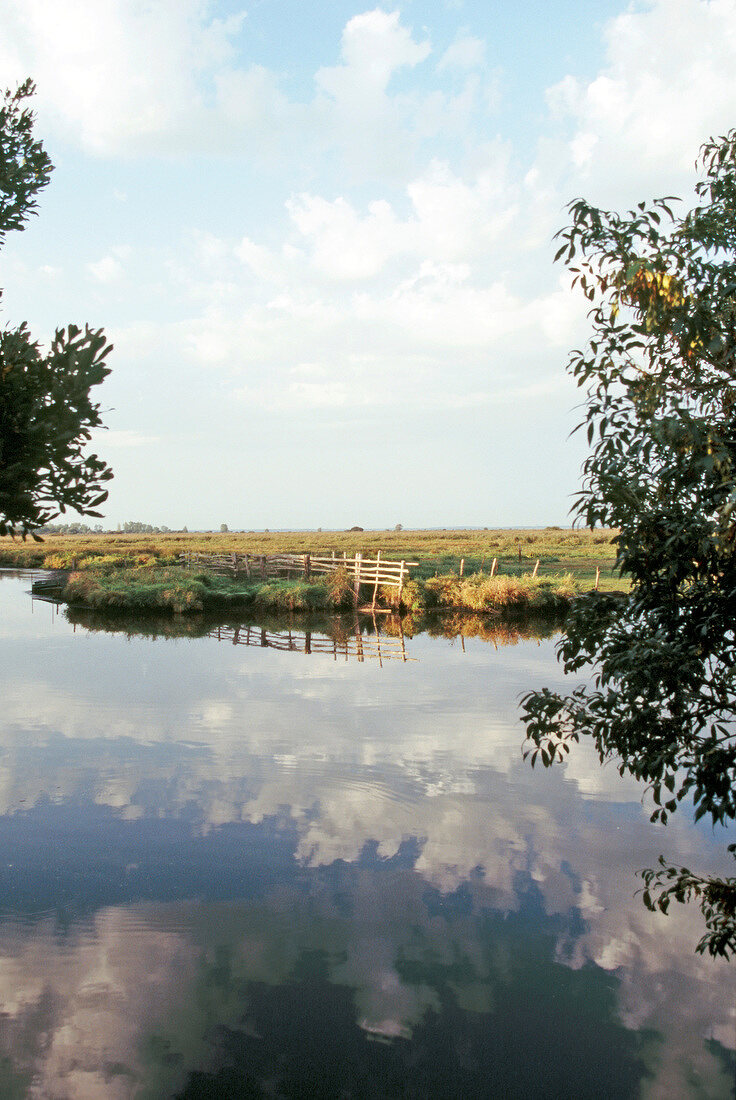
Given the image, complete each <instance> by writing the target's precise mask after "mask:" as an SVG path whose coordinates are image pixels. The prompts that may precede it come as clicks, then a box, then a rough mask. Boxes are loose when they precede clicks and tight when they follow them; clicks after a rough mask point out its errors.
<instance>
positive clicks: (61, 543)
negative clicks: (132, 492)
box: [0, 528, 627, 589]
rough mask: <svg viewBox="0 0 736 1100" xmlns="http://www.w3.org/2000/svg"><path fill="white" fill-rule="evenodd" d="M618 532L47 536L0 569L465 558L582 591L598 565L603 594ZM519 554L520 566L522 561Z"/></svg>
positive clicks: (15, 546) (7, 551)
mask: <svg viewBox="0 0 736 1100" xmlns="http://www.w3.org/2000/svg"><path fill="white" fill-rule="evenodd" d="M615 537H616V532H615V531H610V530H596V531H580V530H574V531H573V530H571V529H569V528H545V529H544V530H533V531H529V530H488V531H471V530H448V531H400V532H397V531H364V532H349V531H346V532H329V531H326V532H314V531H294V532H260V531H259V532H237V531H230V532H223V533H220V532H217V533H208V532H199V533H197V532H191V533H174V532H170V533H166V534H158V535H150V534H145V535H126V534H116V533H114V532H111V533H108V534H92V535H49V536H46V537H45V539H44V541H43V542H41V543H34V542H33V541H32V540H30V539H29V540H27V541H26V542H22V541H21V540H19V539H16V540H13V539H11V538H9V537H4V538H0V565H5V566H18V567H20V568H29V567H33V568H38V567H46V568H54V569H74V570H75V571H83V570H87V569H94V570H97V569H107V568H110V569H117V568H123V567H126V566H133V565H144V566H147V567H150V568H158V567H161V566H166V565H173V564H175V563H176V562H177V560H178V556H179V554H180V553H181V552H182V551H184V550H191V551H199V552H201V553H219V552H228V551H231V550H240V551H243V552H247V553H253V554H276V553H283V552H288V551H291V552H294V553H300V554H301V553H312V554H316V553H318V552H329V551H331V550H334V551H335V552H336V553H337V554H342V553H343V552H345V553H347V554H348V556H351V555H353V554H354V553H356V551H360V552H362V553H363V554H364V555H373V554H375V553H376V551H377V550H380V551H381V553H382V556H383V557H384V558H391V559H395V560H397V561H399V560H401V559H402V558H403V559H404V560H405V561H417V562H419V565H418V567H417V568H415V569H413V570H412V574H413V576H414V577H416V578H417V579H419V580H428V579H429V578H431V577H433V576H434V575H435V574H438V575H445V574H450V573H455V574H456V575H457V574H458V573H459V569H460V561H461V559H464V571H465V574H466V576H467V575H468V574H471V573H478V572H484V573H486V574H487V573H488V572H489V571H490V567H491V562H492V561H493V558H494V557H495V558H497V561H498V568H499V570H500V572H501V574H502V575H516V574H524V573H529V572H531V570H532V568H533V566H534V563H535V561H536V560H537V559H539V560H540V567H539V572H540V573H541V574H542V575H543V576H544V575H552V574H559V573H571V574H572V575H573V576H574V578H575V579H576V580H577V581H579V582H580V583H581V584H588V585H592V583H593V580H594V578H595V570H596V566H599V567H600V569H601V588H603V589H607V588H611V587H613V588H622V587H627V583H626V581H623V582H622V580H621V579H620V578H619V577H617V576H615V575H614V574H613V573H612V568H613V564H614V560H615V553H616V547H615V543H614V541H612V540H614V539H615ZM519 551H521V561H519Z"/></svg>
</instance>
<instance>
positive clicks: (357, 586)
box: [353, 553, 363, 607]
mask: <svg viewBox="0 0 736 1100" xmlns="http://www.w3.org/2000/svg"><path fill="white" fill-rule="evenodd" d="M362 560H363V555H362V554H361V553H356V555H355V572H354V580H353V599H354V601H355V606H356V607H357V606H358V593H359V591H360V565H361V562H362Z"/></svg>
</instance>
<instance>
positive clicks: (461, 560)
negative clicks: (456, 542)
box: [460, 558, 465, 577]
mask: <svg viewBox="0 0 736 1100" xmlns="http://www.w3.org/2000/svg"><path fill="white" fill-rule="evenodd" d="M464 571H465V558H460V576H461V577H462V575H463V573H464Z"/></svg>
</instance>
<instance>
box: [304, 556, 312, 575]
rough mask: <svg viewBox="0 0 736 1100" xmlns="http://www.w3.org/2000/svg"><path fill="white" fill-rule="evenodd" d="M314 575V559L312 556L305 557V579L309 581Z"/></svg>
mask: <svg viewBox="0 0 736 1100" xmlns="http://www.w3.org/2000/svg"><path fill="white" fill-rule="evenodd" d="M311 573H312V557H311V554H305V555H304V577H305V579H306V580H309V578H310V576H311Z"/></svg>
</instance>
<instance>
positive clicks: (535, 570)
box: [532, 558, 539, 577]
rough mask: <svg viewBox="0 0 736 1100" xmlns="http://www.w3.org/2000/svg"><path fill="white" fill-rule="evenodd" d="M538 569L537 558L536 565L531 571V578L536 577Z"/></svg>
mask: <svg viewBox="0 0 736 1100" xmlns="http://www.w3.org/2000/svg"><path fill="white" fill-rule="evenodd" d="M538 569H539V558H537V563H536V565H535V566H534V571H533V573H532V576H533V577H536V575H537V570H538Z"/></svg>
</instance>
